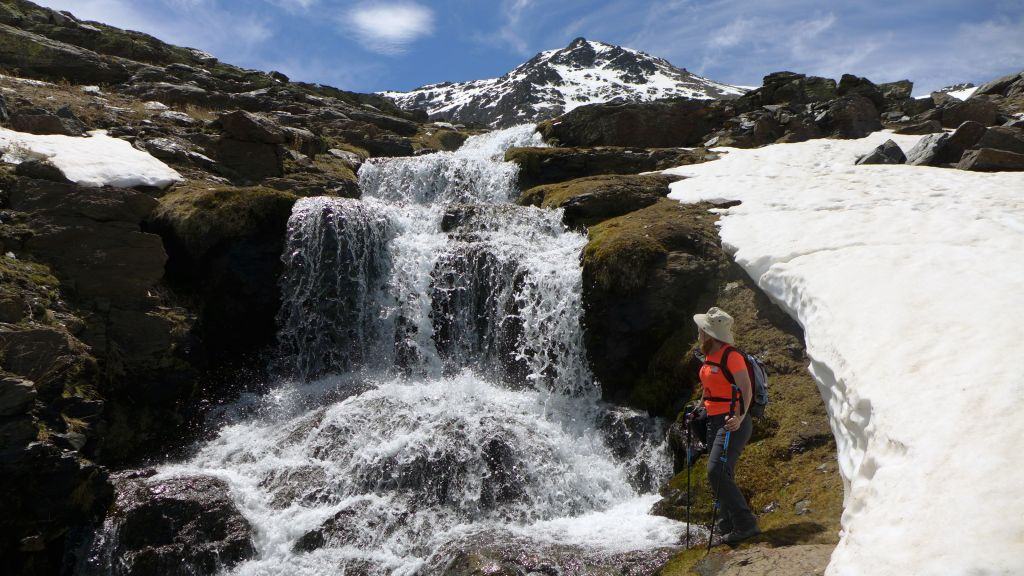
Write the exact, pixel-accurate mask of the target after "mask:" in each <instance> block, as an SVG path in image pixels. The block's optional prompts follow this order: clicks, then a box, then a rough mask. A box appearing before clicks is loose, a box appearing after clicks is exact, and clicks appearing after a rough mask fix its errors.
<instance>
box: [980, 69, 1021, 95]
mask: <svg viewBox="0 0 1024 576" xmlns="http://www.w3.org/2000/svg"><path fill="white" fill-rule="evenodd" d="M1012 90H1017V91H1018V92H1024V72H1018V73H1017V74H1008V75H1006V76H1003V77H1001V78H996V79H995V80H992V81H991V82H986V83H985V84H982V85H981V86H978V89H977V90H975V91H974V94H971V97H972V98H974V97H980V96H993V95H999V96H1008V95H1010V92H1011V91H1012Z"/></svg>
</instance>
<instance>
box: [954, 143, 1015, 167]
mask: <svg viewBox="0 0 1024 576" xmlns="http://www.w3.org/2000/svg"><path fill="white" fill-rule="evenodd" d="M956 167H957V168H959V169H961V170H972V171H975V172H1004V171H1005V172H1011V171H1012V172H1020V171H1024V154H1016V153H1014V152H1008V151H1006V150H993V149H992V148H981V149H979V150H969V151H967V152H965V153H964V156H963V158H961V159H960V163H959V164H957V165H956Z"/></svg>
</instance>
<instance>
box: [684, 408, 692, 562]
mask: <svg viewBox="0 0 1024 576" xmlns="http://www.w3.org/2000/svg"><path fill="white" fill-rule="evenodd" d="M692 418H693V406H690V411H689V412H687V413H686V418H685V420H686V549H687V550H689V549H690V498H691V496H690V464H691V459H690V451H691V450H693V439H692V438H691V435H690V423H691V422H690V421H691V419H692Z"/></svg>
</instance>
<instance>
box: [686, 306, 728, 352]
mask: <svg viewBox="0 0 1024 576" xmlns="http://www.w3.org/2000/svg"><path fill="white" fill-rule="evenodd" d="M693 321H694V322H696V323H697V327H698V328H700V329H701V330H703V331H704V333H705V334H707V335H708V336H711V337H712V338H714V339H715V340H721V341H722V342H725V343H726V344H733V345H735V344H736V342H735V337H734V336H733V335H732V322H733V320H732V316H729V315H728V314H726V313H725V310H722V309H721V308H718V307H716V306H713V307H711V308H710V309H709V310H708V313H707V314H694V315H693Z"/></svg>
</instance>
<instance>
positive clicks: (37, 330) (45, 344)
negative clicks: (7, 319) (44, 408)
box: [0, 324, 96, 402]
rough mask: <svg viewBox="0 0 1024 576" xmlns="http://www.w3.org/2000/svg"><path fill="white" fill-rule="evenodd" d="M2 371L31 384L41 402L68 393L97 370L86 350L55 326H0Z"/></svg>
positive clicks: (50, 400) (52, 399) (49, 400)
mask: <svg viewBox="0 0 1024 576" xmlns="http://www.w3.org/2000/svg"><path fill="white" fill-rule="evenodd" d="M0 355H2V357H3V359H4V370H6V371H8V372H10V373H12V374H16V375H17V376H19V377H22V378H24V379H27V380H31V381H32V382H33V384H34V386H33V387H34V390H35V391H36V393H37V394H38V396H39V398H40V400H42V401H44V402H52V401H54V400H56V399H57V398H60V397H61V396H62V395H63V394H65V392H71V391H73V390H74V389H75V388H76V387H78V386H80V385H81V384H82V383H83V380H85V379H87V378H88V376H89V375H90V373H94V372H95V370H96V366H95V360H93V359H92V358H91V357H90V356H89V355H88V350H87V349H86V347H85V346H84V345H83V344H82V343H81V342H79V341H78V340H76V339H75V338H74V337H72V336H71V335H70V334H68V333H67V332H66V331H64V330H61V329H60V328H58V327H50V326H39V325H30V326H15V325H11V324H0Z"/></svg>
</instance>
